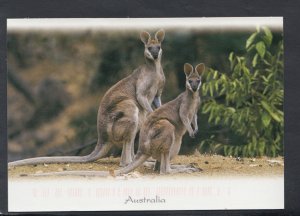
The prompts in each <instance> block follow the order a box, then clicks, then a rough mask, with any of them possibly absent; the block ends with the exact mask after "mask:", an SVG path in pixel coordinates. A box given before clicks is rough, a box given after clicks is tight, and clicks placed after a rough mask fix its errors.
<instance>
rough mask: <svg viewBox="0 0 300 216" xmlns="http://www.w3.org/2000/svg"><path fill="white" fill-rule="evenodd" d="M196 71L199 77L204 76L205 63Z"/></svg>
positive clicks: (199, 65)
mask: <svg viewBox="0 0 300 216" xmlns="http://www.w3.org/2000/svg"><path fill="white" fill-rule="evenodd" d="M195 70H196V71H197V73H198V74H199V76H201V75H202V74H203V72H204V71H205V65H204V63H200V64H198V65H197V66H196V67H195Z"/></svg>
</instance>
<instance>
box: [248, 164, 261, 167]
mask: <svg viewBox="0 0 300 216" xmlns="http://www.w3.org/2000/svg"><path fill="white" fill-rule="evenodd" d="M249 166H250V167H257V166H259V165H258V164H250V165H249Z"/></svg>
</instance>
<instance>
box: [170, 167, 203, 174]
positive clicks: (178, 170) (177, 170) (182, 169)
mask: <svg viewBox="0 0 300 216" xmlns="http://www.w3.org/2000/svg"><path fill="white" fill-rule="evenodd" d="M201 171H203V170H202V169H201V168H199V167H177V168H173V169H171V171H170V173H172V174H176V173H194V172H201Z"/></svg>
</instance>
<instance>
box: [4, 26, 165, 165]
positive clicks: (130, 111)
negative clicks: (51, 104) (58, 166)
mask: <svg viewBox="0 0 300 216" xmlns="http://www.w3.org/2000/svg"><path fill="white" fill-rule="evenodd" d="M164 36H165V32H164V30H159V31H157V32H156V34H155V37H154V38H151V36H150V34H149V33H148V32H145V31H144V32H142V33H141V34H140V38H141V40H142V42H143V43H144V45H145V51H144V56H145V60H146V64H144V65H142V66H140V67H138V68H137V69H135V70H134V72H133V73H132V74H131V75H129V76H128V77H126V78H124V79H122V80H121V81H119V82H118V83H116V84H115V85H114V86H112V87H111V88H110V89H109V90H108V91H107V92H106V94H105V95H104V96H103V98H102V100H101V103H100V107H99V110H98V117H97V129H98V141H97V145H96V147H95V149H94V151H93V152H92V153H90V154H89V155H86V156H61V157H60V156H59V157H37V158H29V159H24V160H19V161H14V162H11V163H9V164H8V165H9V166H17V165H29V164H40V163H84V162H91V161H95V160H97V159H100V158H103V157H105V156H106V155H107V153H108V151H109V150H110V149H111V148H112V146H117V147H119V148H123V149H122V155H121V162H120V165H121V166H126V165H128V164H129V163H131V162H132V159H133V157H134V139H135V136H136V133H137V132H138V131H139V129H140V127H141V125H142V124H143V123H144V121H145V119H146V115H148V114H149V113H150V112H152V111H153V109H152V107H151V105H152V104H153V106H154V107H155V108H158V107H160V106H161V94H162V91H163V87H164V84H165V76H164V73H163V69H162V66H161V57H162V49H161V42H162V41H163V39H164Z"/></svg>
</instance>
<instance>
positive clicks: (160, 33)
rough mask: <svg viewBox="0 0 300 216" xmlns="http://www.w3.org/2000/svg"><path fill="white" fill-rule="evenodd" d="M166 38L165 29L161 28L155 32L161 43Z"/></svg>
mask: <svg viewBox="0 0 300 216" xmlns="http://www.w3.org/2000/svg"><path fill="white" fill-rule="evenodd" d="M164 38H165V31H164V30H163V29H160V30H159V31H157V32H156V33H155V39H156V40H157V41H158V42H159V43H161V42H162V41H163V40H164Z"/></svg>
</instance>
